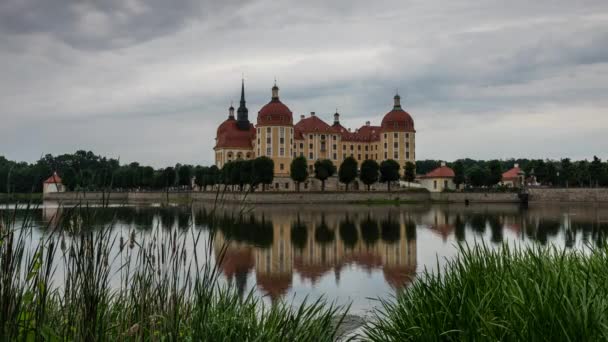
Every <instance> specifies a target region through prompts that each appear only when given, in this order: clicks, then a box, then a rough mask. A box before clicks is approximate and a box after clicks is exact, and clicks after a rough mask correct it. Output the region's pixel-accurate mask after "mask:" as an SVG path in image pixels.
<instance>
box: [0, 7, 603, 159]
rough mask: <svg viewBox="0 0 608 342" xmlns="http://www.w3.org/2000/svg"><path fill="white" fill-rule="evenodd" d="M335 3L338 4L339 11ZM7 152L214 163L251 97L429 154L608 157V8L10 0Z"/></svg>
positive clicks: (2, 64) (3, 98)
mask: <svg viewBox="0 0 608 342" xmlns="http://www.w3.org/2000/svg"><path fill="white" fill-rule="evenodd" d="M328 3H329V4H328ZM0 68H1V69H0V71H1V75H2V76H1V77H0V116H1V118H2V120H1V121H0V122H1V123H0V155H5V156H6V157H7V158H9V159H17V160H26V161H34V160H36V159H37V158H39V157H40V156H41V155H43V154H46V153H53V154H58V153H67V152H73V151H75V150H76V149H87V150H93V151H94V152H96V153H98V154H102V155H108V156H112V157H120V158H121V160H122V161H133V160H136V161H140V162H142V163H146V164H152V165H155V166H165V165H171V164H175V163H177V162H182V163H192V164H210V163H212V162H213V153H212V147H213V145H214V137H215V129H216V127H217V126H218V125H219V124H220V123H221V122H222V121H223V120H224V119H225V118H226V116H227V108H228V106H230V101H231V100H238V96H239V90H240V78H241V74H242V73H244V75H245V79H246V91H247V100H248V108H249V113H250V119H251V120H252V121H255V119H256V114H257V112H258V110H259V109H260V108H261V106H262V105H264V104H265V103H266V102H268V100H269V98H270V87H271V86H272V83H273V79H274V78H275V77H276V78H277V79H278V85H279V87H280V88H281V99H282V100H283V102H284V103H285V104H287V105H288V106H289V107H290V108H291V110H292V111H293V112H294V118H296V119H297V118H298V117H299V115H300V114H307V113H309V112H310V111H316V112H317V114H318V115H319V116H321V117H322V118H324V119H326V120H327V121H331V113H333V112H334V111H335V109H336V108H338V110H339V111H340V113H341V114H342V119H343V122H344V123H345V125H346V126H349V127H353V128H354V127H358V126H361V125H362V124H363V123H364V122H365V121H366V120H371V121H372V123H376V124H379V122H380V120H381V119H382V116H383V115H384V114H385V113H386V112H387V111H389V110H390V109H391V107H392V96H393V95H394V92H395V89H396V88H398V89H399V92H400V93H401V95H402V98H404V100H403V101H402V103H403V105H404V107H405V108H406V110H407V111H408V112H410V114H411V115H412V116H413V118H414V120H415V124H416V129H417V132H418V133H417V157H418V158H419V159H426V158H434V159H447V160H453V159H456V158H461V157H472V158H483V159H489V158H508V157H535V158H538V157H542V158H544V157H548V158H560V157H571V158H591V157H592V156H593V155H594V154H595V155H598V156H600V157H602V158H604V159H605V158H607V157H608V137H607V135H608V134H607V133H606V131H607V129H608V115H607V114H608V113H607V110H608V96H607V95H606V94H608V1H605V0H596V1H584V0H577V1H571V0H570V1H565V0H538V1H528V0H526V1H523V0H512V1H504V0H486V1H473V0H463V1H435V0H424V1H404V0H395V1H352V0H348V1H347V0H344V1H342V0H340V1H331V2H328V1H316V0H315V1H276V0H274V1H200V0H179V1H177V0H176V1H166V0H146V1H144V0H110V1H108V0H104V1H101V0H99V1H76V0H4V1H1V2H0Z"/></svg>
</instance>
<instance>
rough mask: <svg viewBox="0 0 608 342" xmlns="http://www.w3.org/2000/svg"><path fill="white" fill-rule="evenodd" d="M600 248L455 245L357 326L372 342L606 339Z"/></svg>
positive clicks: (607, 300) (606, 287)
mask: <svg viewBox="0 0 608 342" xmlns="http://www.w3.org/2000/svg"><path fill="white" fill-rule="evenodd" d="M607 252H608V249H607V250H601V251H600V250H598V251H595V252H593V253H591V255H585V254H583V253H582V252H564V251H558V250H557V249H555V248H551V249H547V248H541V247H536V248H533V249H525V250H524V249H517V248H516V249H509V247H508V246H506V245H504V246H503V247H502V248H501V249H499V250H490V249H489V248H488V247H486V246H475V247H472V248H470V247H461V249H460V254H459V256H458V257H457V258H455V259H453V260H452V261H449V262H448V263H447V265H446V266H445V267H444V268H442V271H441V272H437V273H430V272H428V271H425V272H424V273H423V274H422V275H421V276H420V278H419V279H418V280H417V281H416V282H414V284H413V285H412V287H411V288H410V289H408V290H407V291H404V292H401V293H399V294H398V296H397V298H396V301H395V302H392V301H383V307H382V309H380V310H378V311H376V315H375V316H376V317H375V320H374V321H373V322H372V323H370V324H368V325H367V326H366V327H365V329H364V330H365V333H366V334H367V335H368V338H369V339H370V340H372V341H407V340H416V341H438V340H446V341H450V340H453V341H460V340H463V341H475V340H487V341H605V340H607V339H608V315H606V312H607V310H608V273H607V272H606V265H607V264H608V257H607V255H608V253H607Z"/></svg>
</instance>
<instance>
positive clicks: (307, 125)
mask: <svg viewBox="0 0 608 342" xmlns="http://www.w3.org/2000/svg"><path fill="white" fill-rule="evenodd" d="M294 128H295V130H298V131H300V132H302V133H316V132H326V133H332V132H333V130H332V128H331V126H330V125H328V124H326V123H325V121H323V120H321V119H319V118H318V117H317V116H316V115H311V116H309V117H307V118H304V119H301V120H300V121H298V123H297V124H296V125H295V126H294Z"/></svg>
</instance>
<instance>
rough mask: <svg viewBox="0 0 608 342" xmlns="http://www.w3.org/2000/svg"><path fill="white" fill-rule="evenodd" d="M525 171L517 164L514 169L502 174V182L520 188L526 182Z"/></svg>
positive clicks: (504, 184)
mask: <svg viewBox="0 0 608 342" xmlns="http://www.w3.org/2000/svg"><path fill="white" fill-rule="evenodd" d="M524 178H525V173H524V172H523V171H522V170H521V169H520V168H519V164H515V165H514V166H513V168H512V169H510V170H509V171H507V172H505V173H503V174H502V179H501V181H500V184H501V185H503V186H507V187H510V188H519V187H521V186H522V184H524Z"/></svg>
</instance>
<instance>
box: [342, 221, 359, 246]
mask: <svg viewBox="0 0 608 342" xmlns="http://www.w3.org/2000/svg"><path fill="white" fill-rule="evenodd" d="M340 238H341V239H342V241H343V242H344V245H345V246H346V247H349V248H353V247H355V245H356V244H357V241H358V240H359V234H358V233H357V226H355V223H354V222H352V221H351V220H349V219H348V218H346V220H345V221H342V222H340Z"/></svg>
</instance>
